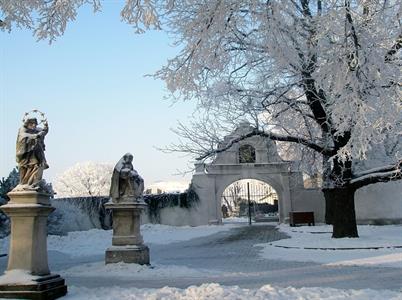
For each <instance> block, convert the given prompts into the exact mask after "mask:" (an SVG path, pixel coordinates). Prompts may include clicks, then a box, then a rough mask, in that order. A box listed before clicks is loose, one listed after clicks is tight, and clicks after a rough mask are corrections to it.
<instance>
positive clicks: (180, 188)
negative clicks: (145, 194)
mask: <svg viewBox="0 0 402 300" xmlns="http://www.w3.org/2000/svg"><path fill="white" fill-rule="evenodd" d="M189 184H190V181H188V180H183V181H157V182H154V183H152V184H150V185H148V186H147V187H146V188H145V190H147V189H151V190H152V193H156V192H157V190H158V189H159V190H161V191H162V193H173V192H180V193H181V192H184V191H186V190H187V189H188V187H189Z"/></svg>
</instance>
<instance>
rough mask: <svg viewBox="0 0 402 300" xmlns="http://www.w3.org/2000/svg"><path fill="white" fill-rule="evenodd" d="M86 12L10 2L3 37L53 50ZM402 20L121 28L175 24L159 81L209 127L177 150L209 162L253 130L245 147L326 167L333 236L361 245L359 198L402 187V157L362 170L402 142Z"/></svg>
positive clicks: (186, 2)
mask: <svg viewBox="0 0 402 300" xmlns="http://www.w3.org/2000/svg"><path fill="white" fill-rule="evenodd" d="M85 3H89V4H90V5H92V6H93V7H94V9H95V10H98V9H99V6H100V2H99V1H96V0H92V1H90V0H88V1H85V0H72V1H63V0H49V1H43V0H26V1H22V0H19V1H6V0H3V1H0V9H1V12H2V17H1V19H2V24H3V25H2V27H3V28H4V29H11V28H12V26H20V27H27V28H31V29H33V30H34V32H35V35H36V36H37V37H38V38H39V39H48V40H50V41H52V40H53V39H54V38H56V37H57V36H59V35H61V34H62V33H63V32H64V30H65V28H66V24H67V23H68V21H70V20H73V19H74V18H75V16H76V14H77V9H78V8H79V7H80V6H82V5H83V4H85ZM401 14H402V4H401V1H397V0H377V1H374V0H373V1H371V0H328V1H321V0H314V1H313V0H268V1H260V0H248V1H244V0H204V1H197V0H183V1H174V0H171V1H158V0H153V1H148V0H140V1H134V0H127V1H126V5H125V7H124V9H123V11H122V18H123V20H125V21H126V22H128V23H130V24H132V25H133V26H134V27H135V28H136V29H137V31H142V30H144V29H148V28H159V27H161V26H162V27H163V26H164V28H166V29H167V30H168V31H170V33H171V35H172V36H174V37H176V42H177V44H178V45H179V46H180V49H181V52H180V53H179V55H177V56H176V57H174V58H172V59H170V60H169V61H168V63H167V65H166V66H165V67H163V68H162V69H161V70H160V71H159V72H158V73H157V74H156V76H157V77H158V78H161V79H163V80H165V81H166V83H167V86H168V88H169V89H170V90H171V91H172V93H173V94H174V95H175V96H177V97H182V98H184V99H193V100H195V101H197V103H198V107H199V109H200V110H203V111H204V113H205V115H204V116H203V117H204V119H202V121H207V122H201V123H194V126H195V127H194V128H191V126H190V127H183V126H182V127H180V128H179V133H181V134H182V136H183V137H185V138H186V139H185V140H183V141H184V143H183V144H182V145H179V147H178V148H176V150H181V151H185V152H189V153H195V154H198V156H199V158H200V159H202V160H203V159H206V158H208V157H211V156H213V155H214V154H216V153H217V152H219V151H224V150H225V149H224V148H219V149H217V145H219V144H220V143H219V141H220V139H221V137H222V135H223V133H225V130H224V128H225V126H226V127H227V128H228V127H229V125H230V124H232V125H233V124H234V123H235V121H238V120H240V119H249V120H254V121H255V125H256V129H255V130H253V131H252V132H250V133H249V134H247V135H244V136H242V137H240V138H239V139H242V138H247V137H248V136H252V135H262V136H266V137H267V138H271V139H273V140H276V141H281V142H287V143H293V144H295V145H298V146H303V147H304V148H305V149H309V151H308V153H310V157H314V156H316V157H317V156H319V157H320V159H322V166H323V173H324V181H323V183H324V189H323V191H324V195H325V198H326V202H327V204H328V205H329V207H331V211H332V212H333V214H332V216H333V217H332V218H331V222H332V223H333V227H334V230H333V236H334V237H357V236H358V233H357V227H356V220H355V210H354V194H355V191H356V190H357V189H359V188H361V187H362V186H365V185H368V184H373V183H377V182H384V181H390V180H398V179H401V154H400V152H398V151H389V149H388V148H387V150H386V152H387V153H389V154H390V155H391V156H389V157H391V158H392V163H389V164H384V165H381V166H376V167H374V168H364V164H362V163H361V162H362V161H364V160H366V158H367V153H369V152H370V150H371V149H374V148H375V146H376V145H381V144H384V145H385V144H388V142H387V140H388V139H389V138H391V139H393V138H394V137H396V138H397V140H400V138H399V137H400V135H401V132H402V129H401V127H402V120H401V118H402V117H401V98H402V95H401V72H402V68H401V67H402V66H401V51H400V49H401V47H402V31H401ZM163 23H164V24H163ZM239 139H237V140H233V141H232V143H235V142H237V141H238V140H239ZM228 146H231V145H230V143H229V145H228ZM396 148H398V147H396ZM396 148H395V149H396ZM297 149H300V148H297ZM357 166H359V168H357ZM362 166H363V167H362Z"/></svg>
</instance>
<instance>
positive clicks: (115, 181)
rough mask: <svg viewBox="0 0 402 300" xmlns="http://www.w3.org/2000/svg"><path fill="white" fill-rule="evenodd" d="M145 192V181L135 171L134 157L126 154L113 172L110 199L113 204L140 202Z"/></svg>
mask: <svg viewBox="0 0 402 300" xmlns="http://www.w3.org/2000/svg"><path fill="white" fill-rule="evenodd" d="M143 192H144V180H143V179H142V177H141V176H140V175H139V174H138V173H137V171H136V170H134V167H133V155H132V154H131V153H126V154H125V155H124V156H123V157H122V158H121V159H120V160H119V162H118V163H117V164H116V166H115V167H114V170H113V175H112V183H111V186H110V197H111V198H112V201H113V202H116V203H119V202H140V201H141V199H142V194H143Z"/></svg>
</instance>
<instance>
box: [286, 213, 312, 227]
mask: <svg viewBox="0 0 402 300" xmlns="http://www.w3.org/2000/svg"><path fill="white" fill-rule="evenodd" d="M296 224H308V226H314V225H315V223H314V212H312V211H291V212H289V225H290V226H296Z"/></svg>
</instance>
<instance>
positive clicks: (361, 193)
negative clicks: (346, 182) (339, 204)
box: [355, 181, 402, 224]
mask: <svg viewBox="0 0 402 300" xmlns="http://www.w3.org/2000/svg"><path fill="white" fill-rule="evenodd" d="M355 203H356V204H355V205H356V218H357V220H358V222H359V223H369V224H370V223H380V224H381V223H384V224H386V223H402V181H395V182H387V183H377V184H373V185H369V186H366V187H363V188H361V189H359V190H358V191H357V192H356V195H355Z"/></svg>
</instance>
